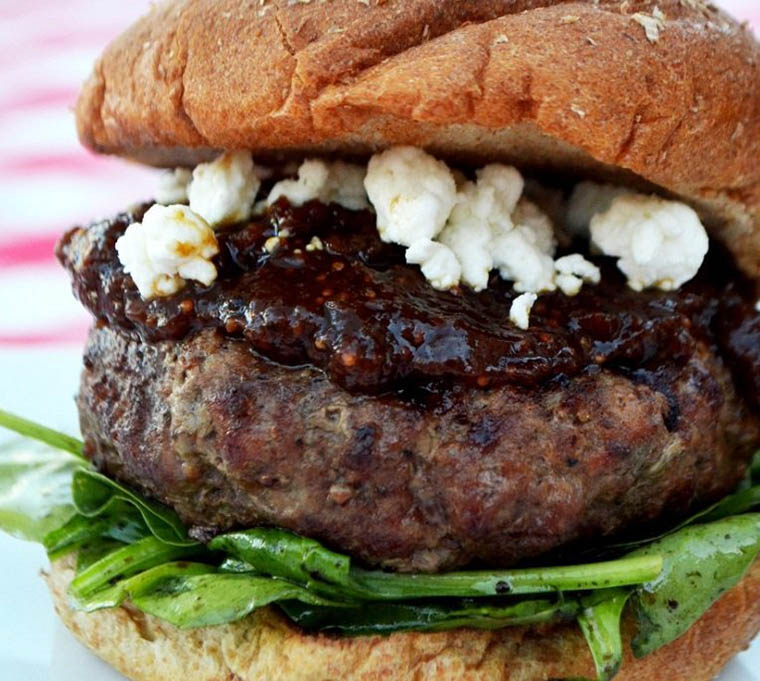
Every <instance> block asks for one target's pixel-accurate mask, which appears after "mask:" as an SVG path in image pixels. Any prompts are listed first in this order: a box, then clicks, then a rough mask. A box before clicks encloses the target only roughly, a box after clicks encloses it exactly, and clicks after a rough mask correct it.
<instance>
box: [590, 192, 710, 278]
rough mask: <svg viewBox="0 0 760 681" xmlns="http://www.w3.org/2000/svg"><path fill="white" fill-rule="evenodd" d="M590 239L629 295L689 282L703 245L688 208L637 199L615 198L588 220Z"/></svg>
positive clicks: (649, 198)
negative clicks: (612, 262) (614, 263)
mask: <svg viewBox="0 0 760 681" xmlns="http://www.w3.org/2000/svg"><path fill="white" fill-rule="evenodd" d="M591 239H592V242H593V243H594V245H595V246H597V247H598V248H599V249H600V250H601V251H602V253H604V254H605V255H610V256H615V257H617V258H619V260H618V268H619V269H620V270H621V271H622V272H623V274H625V275H626V277H628V285H629V286H630V287H631V288H632V289H634V290H635V291H641V290H643V289H645V288H659V289H661V290H663V291H673V290H675V289H677V288H678V287H680V286H681V285H682V284H684V283H686V282H687V281H689V280H690V279H692V278H693V277H694V276H695V275H696V274H697V272H698V270H699V268H700V266H701V265H702V262H703V260H704V258H705V255H706V254H707V250H708V247H709V241H708V237H707V232H706V231H705V228H704V227H703V226H702V223H701V222H700V220H699V216H698V215H697V214H696V212H695V211H694V210H692V209H691V208H690V207H689V206H687V205H685V204H683V203H678V202H676V201H666V200H665V199H661V198H659V197H657V196H644V195H641V194H635V195H624V196H619V197H618V198H616V199H615V200H614V201H613V202H612V205H611V206H610V208H609V209H608V210H607V211H605V212H604V213H600V214H598V215H595V216H594V217H593V218H592V220H591Z"/></svg>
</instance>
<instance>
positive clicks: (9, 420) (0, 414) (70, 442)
mask: <svg viewBox="0 0 760 681" xmlns="http://www.w3.org/2000/svg"><path fill="white" fill-rule="evenodd" d="M0 427H3V428H7V429H8V430H12V431H13V432H15V433H18V434H19V435H22V436H23V437H25V438H29V439H31V440H37V441H38V442H43V443H44V444H46V445H48V446H49V447H52V448H53V449H57V450H60V451H63V452H68V453H69V454H74V455H75V456H77V457H79V458H80V459H81V458H82V449H83V444H82V441H81V440H78V439H77V438H75V437H71V436H70V435H65V434H64V433H61V432H58V431H57V430H53V429H52V428H47V427H46V426H42V425H40V424H39V423H35V422H34V421H29V420H27V419H25V418H22V417H21V416H16V415H15V414H11V413H10V412H8V411H5V410H4V409H0Z"/></svg>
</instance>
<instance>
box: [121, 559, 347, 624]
mask: <svg viewBox="0 0 760 681" xmlns="http://www.w3.org/2000/svg"><path fill="white" fill-rule="evenodd" d="M166 567H167V566H162V568H164V569H163V570H162V573H161V575H160V577H154V576H153V575H147V573H145V574H144V575H141V576H140V577H141V578H142V579H141V583H140V584H139V585H137V586H135V585H134V583H133V584H131V585H129V586H128V587H127V591H128V592H129V593H130V599H131V601H132V603H134V605H136V606H137V607H138V608H140V610H142V611H143V612H147V613H148V614H150V615H155V616H156V617H160V618H161V619H163V620H166V621H167V622H171V623H172V624H173V625H175V626H177V627H179V628H180V629H191V628H194V627H207V626H213V625H217V624H225V623H227V622H234V621H236V620H239V619H242V618H243V617H246V616H247V615H249V614H250V613H251V612H253V611H254V610H256V609H257V608H263V607H264V606H266V605H269V604H270V603H276V602H279V601H283V600H287V601H300V602H304V603H308V604H311V605H322V606H332V607H334V608H335V609H337V610H340V609H341V607H340V604H339V603H337V602H332V601H329V600H327V599H324V598H321V597H319V596H317V595H315V594H313V593H312V592H310V591H308V590H307V589H304V588H302V587H300V586H297V585H295V584H292V583H290V582H286V581H283V580H279V579H272V578H270V577H255V576H251V575H241V574H230V573H219V572H213V571H210V570H207V572H206V574H203V573H201V572H200V571H199V572H198V573H197V574H177V572H176V570H175V571H174V573H173V571H172V570H171V569H169V570H167V569H166ZM177 567H178V568H182V566H181V565H180V566H177ZM146 580H147V581H146Z"/></svg>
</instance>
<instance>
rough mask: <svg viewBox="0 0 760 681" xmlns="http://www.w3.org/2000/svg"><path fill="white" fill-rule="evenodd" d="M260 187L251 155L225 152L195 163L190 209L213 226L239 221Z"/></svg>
mask: <svg viewBox="0 0 760 681" xmlns="http://www.w3.org/2000/svg"><path fill="white" fill-rule="evenodd" d="M260 186H261V180H260V179H259V178H258V176H257V174H256V172H255V169H254V166H253V159H252V158H251V154H250V153H249V152H247V151H234V152H227V153H225V154H222V155H221V156H220V157H219V158H217V159H216V160H215V161H212V162H211V163H201V164H200V165H199V166H196V168H195V170H194V171H193V180H192V182H191V183H190V187H189V189H188V198H189V200H190V208H192V209H193V211H195V212H196V213H197V214H198V215H200V216H201V217H202V218H203V219H204V220H206V222H208V223H209V224H210V225H211V226H212V227H217V226H220V225H226V224H230V223H233V222H241V221H243V220H247V219H248V218H249V217H251V208H252V206H253V202H254V200H255V199H256V194H257V193H258V191H259V187H260Z"/></svg>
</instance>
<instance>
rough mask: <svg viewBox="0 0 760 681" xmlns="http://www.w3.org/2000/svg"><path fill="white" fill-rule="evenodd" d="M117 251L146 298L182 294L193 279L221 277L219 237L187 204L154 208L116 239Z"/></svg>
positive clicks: (206, 282) (206, 280)
mask: <svg viewBox="0 0 760 681" xmlns="http://www.w3.org/2000/svg"><path fill="white" fill-rule="evenodd" d="M116 252H117V253H118V256H119V260H120V262H121V264H122V265H123V266H124V271H125V272H126V273H127V274H129V275H131V277H132V280H133V281H134V282H135V286H137V290H138V291H139V292H140V295H141V296H142V297H143V298H144V299H145V300H150V299H151V298H157V297H161V296H170V295H172V294H174V293H177V292H178V291H180V290H181V289H182V288H183V287H184V286H185V282H186V280H188V279H194V280H195V281H199V282H201V283H202V284H204V285H205V286H210V285H211V284H212V283H213V282H214V281H215V280H216V276H217V271H216V267H215V266H214V263H213V262H211V258H213V257H214V256H215V255H216V254H217V253H219V246H218V244H217V241H216V236H215V235H214V231H213V230H212V229H211V227H210V226H209V225H208V223H207V222H206V221H205V220H204V219H203V218H202V217H201V216H200V215H198V214H196V213H194V212H193V211H192V210H191V209H190V208H188V207H187V206H179V205H175V206H161V205H158V204H156V205H154V206H152V207H151V208H150V209H149V210H148V211H147V212H146V213H145V215H144V217H143V220H142V222H135V223H133V224H131V225H130V226H129V227H128V228H127V230H126V232H124V234H123V235H122V236H121V237H120V238H119V239H118V240H117V241H116Z"/></svg>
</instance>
